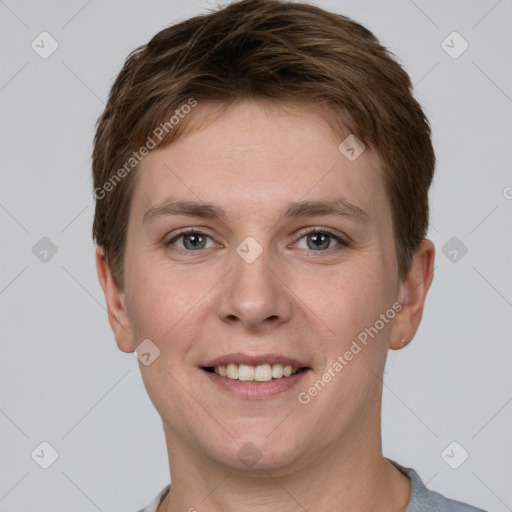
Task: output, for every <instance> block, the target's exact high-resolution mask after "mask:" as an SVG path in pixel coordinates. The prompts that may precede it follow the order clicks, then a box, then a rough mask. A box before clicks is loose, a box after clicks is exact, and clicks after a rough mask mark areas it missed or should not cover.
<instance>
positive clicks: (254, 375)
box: [203, 363, 308, 382]
mask: <svg viewBox="0 0 512 512" xmlns="http://www.w3.org/2000/svg"><path fill="white" fill-rule="evenodd" d="M307 369H308V368H296V367H294V366H292V365H290V364H285V365H284V364H281V363H277V364H269V363H263V364H259V365H257V366H253V365H249V364H236V363H228V364H220V365H218V366H206V367H204V368H203V370H205V371H207V372H209V373H214V374H216V375H219V376H220V377H226V378H228V379H232V380H241V381H245V382H268V381H271V380H275V379H283V378H287V377H291V376H292V375H295V374H297V373H301V372H304V371H306V370H307Z"/></svg>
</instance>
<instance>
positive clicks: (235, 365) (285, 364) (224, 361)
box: [200, 354, 311, 399]
mask: <svg viewBox="0 0 512 512" xmlns="http://www.w3.org/2000/svg"><path fill="white" fill-rule="evenodd" d="M200 369H201V370H203V372H204V375H205V376H206V377H208V379H209V381H210V382H212V383H213V384H214V385H216V386H218V388H220V389H222V390H224V391H227V392H229V393H230V394H232V395H233V394H234V395H236V396H238V397H241V398H251V399H254V398H268V397H271V396H274V395H277V394H279V393H282V392H284V391H286V390H288V389H290V388H292V387H294V386H295V385H296V384H297V383H298V382H299V380H301V379H302V378H303V376H304V375H305V374H306V373H308V372H309V371H310V370H311V368H310V367H308V366H306V365H305V364H303V363H301V362H300V361H297V360H295V359H290V358H288V357H285V356H280V355H275V354H274V355H273V354H267V355H260V356H247V355H244V354H231V355H229V356H224V357H221V358H217V359H215V360H213V361H209V362H208V363H207V364H206V365H205V366H201V367H200Z"/></svg>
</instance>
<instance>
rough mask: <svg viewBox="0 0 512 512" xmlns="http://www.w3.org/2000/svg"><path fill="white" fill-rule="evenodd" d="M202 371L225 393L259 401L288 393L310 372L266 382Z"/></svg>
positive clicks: (306, 371)
mask: <svg viewBox="0 0 512 512" xmlns="http://www.w3.org/2000/svg"><path fill="white" fill-rule="evenodd" d="M202 371H203V373H204V374H205V375H206V376H207V377H208V378H209V379H210V381H211V382H213V384H215V385H217V386H220V387H221V388H222V389H224V390H225V391H228V392H229V393H231V394H233V395H235V396H237V397H239V398H246V399H249V400H257V399H261V398H270V397H272V396H275V395H278V394H279V393H283V392H284V391H288V390H289V389H291V388H293V387H294V386H295V385H297V384H298V382H299V381H300V380H302V378H303V377H304V375H306V374H307V373H308V372H309V369H307V370H304V371H302V372H299V373H295V374H294V375H290V377H281V378H280V379H272V380H269V381H266V382H258V381H243V380H235V379H228V378H227V377H221V376H220V375H217V374H216V373H211V372H208V371H206V370H202Z"/></svg>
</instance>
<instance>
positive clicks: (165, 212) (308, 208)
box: [142, 198, 372, 224]
mask: <svg viewBox="0 0 512 512" xmlns="http://www.w3.org/2000/svg"><path fill="white" fill-rule="evenodd" d="M173 215H185V216H189V217H200V218H203V219H211V220H220V221H222V222H226V221H227V218H228V215H227V213H226V211H225V210H223V209H222V208H221V207H219V206H217V205H215V204H213V203H207V202H195V201H183V200H175V201H172V200H171V201H167V202H165V203H163V204H159V205H156V206H153V207H151V208H149V210H147V211H146V213H145V214H144V216H143V218H142V223H143V224H147V223H150V222H152V221H154V220H156V219H157V218H162V217H167V216H173ZM320 215H335V216H340V217H347V218H349V219H353V220H355V221H357V222H359V223H361V224H370V223H372V220H371V217H370V215H369V214H368V212H367V211H366V210H363V209H362V208H360V207H359V206H356V205H355V204H352V203H350V202H348V201H347V200H346V199H344V198H338V199H333V200H331V201H300V202H294V203H290V204H288V205H287V207H286V209H284V210H282V212H281V217H280V220H283V219H293V218H300V217H314V216H320Z"/></svg>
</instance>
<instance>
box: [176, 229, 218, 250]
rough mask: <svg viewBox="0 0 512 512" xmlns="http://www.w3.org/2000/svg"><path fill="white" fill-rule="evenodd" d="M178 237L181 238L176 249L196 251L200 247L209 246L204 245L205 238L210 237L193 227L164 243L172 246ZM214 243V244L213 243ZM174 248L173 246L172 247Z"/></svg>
mask: <svg viewBox="0 0 512 512" xmlns="http://www.w3.org/2000/svg"><path fill="white" fill-rule="evenodd" d="M180 238H182V239H183V241H182V246H181V247H180V246H179V245H178V247H176V248H175V249H176V250H181V251H185V252H187V251H189V252H190V251H197V250H200V249H208V248H209V247H206V243H207V239H208V238H209V239H210V240H211V238H210V237H209V236H208V235H206V234H205V233H202V232H201V231H195V230H193V229H189V230H187V231H182V232H181V233H179V234H178V235H176V236H175V237H174V238H172V239H171V240H169V242H167V243H166V246H172V245H174V244H175V242H176V241H178V240H180ZM214 245H215V244H214ZM210 247H212V246H210ZM173 249H174V248H173Z"/></svg>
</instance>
